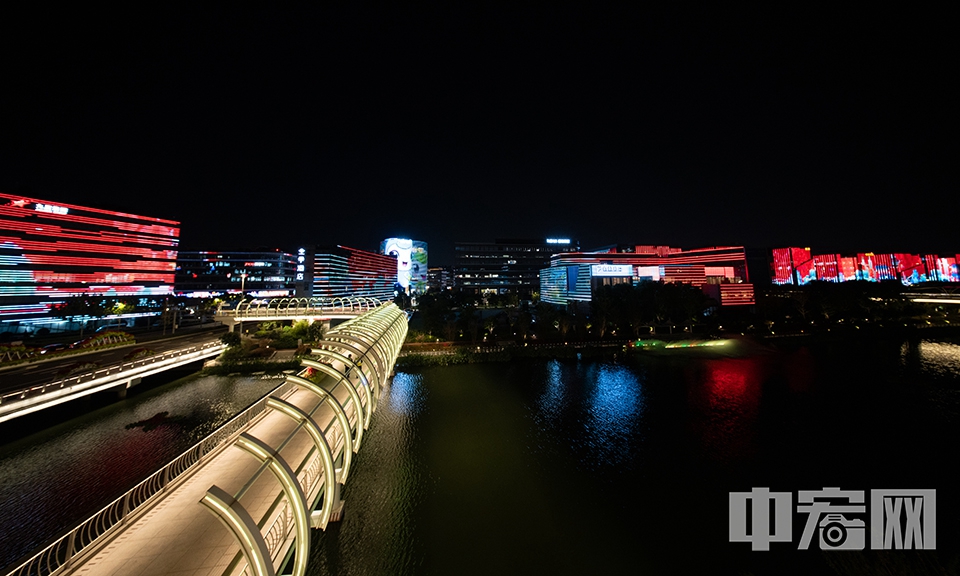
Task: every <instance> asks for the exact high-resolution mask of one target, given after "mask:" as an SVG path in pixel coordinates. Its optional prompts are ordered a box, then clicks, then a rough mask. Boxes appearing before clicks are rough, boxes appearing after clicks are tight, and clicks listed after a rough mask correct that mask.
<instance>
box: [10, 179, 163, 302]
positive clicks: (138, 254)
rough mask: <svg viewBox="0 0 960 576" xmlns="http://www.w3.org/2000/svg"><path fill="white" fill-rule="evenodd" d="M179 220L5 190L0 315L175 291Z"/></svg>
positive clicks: (161, 294) (159, 294)
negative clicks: (78, 299) (81, 299)
mask: <svg viewBox="0 0 960 576" xmlns="http://www.w3.org/2000/svg"><path fill="white" fill-rule="evenodd" d="M179 225H180V223H179V222H175V221H173V220H164V219H161V218H152V217H148V216H138V215H135V214H126V213H123V212H112V211H109V210H101V209H98V208H89V207H84V206H76V205H73V204H64V203H57V202H49V201H46V200H37V199H35V198H27V197H24V196H19V195H11V194H5V193H0V316H2V315H6V314H23V313H25V311H26V310H29V313H30V314H43V313H46V312H48V311H49V309H50V307H51V305H52V304H53V303H55V302H60V301H63V299H64V298H68V297H71V296H83V295H90V296H96V295H102V296H163V295H168V294H171V293H172V290H173V283H174V270H175V267H176V260H177V245H178V242H179V236H180V228H179Z"/></svg>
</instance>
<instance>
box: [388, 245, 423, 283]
mask: <svg viewBox="0 0 960 576" xmlns="http://www.w3.org/2000/svg"><path fill="white" fill-rule="evenodd" d="M380 253H381V254H386V255H388V256H395V257H396V258H397V283H398V284H400V286H401V287H402V289H403V291H404V292H406V293H408V294H411V293H417V294H422V293H424V292H425V291H426V290H427V243H426V242H421V241H419V240H411V239H409V238H387V239H386V240H384V241H383V242H381V243H380Z"/></svg>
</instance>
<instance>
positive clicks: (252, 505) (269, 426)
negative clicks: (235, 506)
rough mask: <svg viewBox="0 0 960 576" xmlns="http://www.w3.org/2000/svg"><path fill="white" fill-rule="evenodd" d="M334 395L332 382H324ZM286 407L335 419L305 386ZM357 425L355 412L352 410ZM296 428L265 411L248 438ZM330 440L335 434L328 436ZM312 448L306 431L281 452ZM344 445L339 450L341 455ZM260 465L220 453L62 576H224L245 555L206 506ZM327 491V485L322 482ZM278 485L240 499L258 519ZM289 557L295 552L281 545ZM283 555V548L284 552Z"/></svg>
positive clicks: (289, 457)
mask: <svg viewBox="0 0 960 576" xmlns="http://www.w3.org/2000/svg"><path fill="white" fill-rule="evenodd" d="M321 384H322V385H323V386H324V387H325V388H327V389H328V390H330V389H331V387H332V385H333V384H334V383H333V381H332V378H326V379H325V380H324V381H322V383H321ZM332 393H333V395H334V396H335V397H336V398H337V399H338V400H339V401H340V403H341V405H344V406H345V407H346V406H348V405H349V404H350V403H349V401H348V398H347V396H348V395H347V392H346V390H345V389H343V386H342V385H338V386H336V387H334V388H332ZM285 400H286V401H287V402H290V403H291V404H293V405H295V406H297V407H299V408H301V409H302V410H304V411H305V412H307V413H309V412H311V411H312V410H314V408H317V411H316V413H315V419H316V421H318V422H329V421H332V420H333V419H334V414H333V413H332V411H329V409H328V408H327V405H326V404H322V405H320V406H319V407H318V404H321V402H320V400H319V399H318V397H317V396H316V395H315V394H313V393H312V392H310V391H308V390H305V389H303V388H295V389H294V390H293V391H292V392H291V393H290V395H289V396H287V397H286V398H285ZM348 416H349V418H350V420H351V423H352V424H353V423H356V414H354V413H353V412H351V411H349V410H348ZM295 428H296V424H295V422H294V421H293V420H292V419H290V418H289V417H287V416H285V415H283V414H281V413H279V412H277V411H275V410H267V411H266V413H265V414H264V415H263V416H262V417H261V419H260V420H259V421H258V422H256V423H255V424H253V425H252V426H251V427H249V428H248V429H247V430H246V432H247V433H248V434H250V435H252V436H255V437H257V438H259V439H261V440H263V441H264V442H265V443H267V444H268V445H269V446H279V445H280V444H281V443H282V442H283V441H284V439H286V438H287V437H288V435H289V434H290V433H291V432H292V431H293V430H294V429H295ZM327 435H328V436H329V433H327ZM312 446H313V444H312V442H311V439H310V437H309V436H308V435H307V434H306V433H304V432H303V431H302V430H301V431H299V432H298V433H297V434H296V435H294V436H293V439H292V441H291V442H289V443H288V444H287V445H286V446H285V447H284V448H283V449H282V450H281V452H280V454H281V456H282V457H283V458H284V459H285V460H286V461H287V462H291V463H294V462H296V463H299V462H301V460H303V459H304V458H305V457H306V456H307V455H308V453H309V452H310V449H311V447H312ZM341 450H342V443H340V444H339V445H338V446H337V447H336V448H335V449H334V454H335V455H337V454H339V453H340V452H341ZM260 466H261V463H260V461H259V460H257V459H256V458H254V457H253V456H251V455H250V454H249V453H247V452H245V451H244V450H242V449H240V448H239V447H237V446H236V445H234V444H233V443H232V442H231V443H227V444H226V447H225V448H224V449H222V450H221V451H220V452H219V453H216V454H215V455H214V456H213V457H212V458H211V459H210V460H209V461H207V463H206V464H204V465H202V466H197V467H196V468H198V469H197V470H195V471H193V472H191V473H190V474H189V477H188V478H186V479H185V480H183V481H182V484H179V485H177V486H175V487H172V488H171V489H170V492H169V493H168V494H167V495H166V496H164V497H163V498H162V499H161V500H160V501H159V502H158V503H157V504H155V505H154V506H153V507H152V508H150V509H149V510H147V511H145V512H143V513H141V515H140V516H138V517H137V518H135V519H131V520H130V521H129V522H130V523H129V525H128V526H127V527H125V528H124V529H123V530H122V531H121V532H119V533H118V534H117V535H116V536H114V537H113V538H112V539H111V540H110V541H108V542H107V543H106V545H101V546H100V549H99V550H98V551H97V552H96V553H95V554H92V555H90V556H88V557H87V558H84V559H80V560H79V561H77V563H75V564H74V565H73V566H72V567H70V568H69V569H67V570H66V571H65V572H63V574H77V575H95V576H113V575H116V576H154V575H161V574H163V575H178V576H208V575H209V576H221V575H222V574H224V573H225V571H226V570H227V568H228V567H230V566H231V563H233V562H234V560H235V558H236V557H237V556H238V554H239V553H240V547H239V545H238V544H237V543H236V539H235V538H234V536H233V535H232V534H231V532H230V531H229V530H227V528H226V527H224V525H223V524H221V523H220V521H219V520H218V519H217V517H216V516H214V515H213V514H212V513H211V512H210V511H209V510H208V509H207V508H206V507H204V506H203V505H201V504H200V500H201V499H202V498H203V496H204V495H205V494H206V492H207V489H208V488H210V487H211V485H217V486H219V487H220V488H222V489H224V490H225V491H226V492H227V493H228V494H231V495H235V494H236V493H237V492H238V491H239V490H241V489H242V488H243V486H244V485H245V484H247V483H248V482H249V481H250V480H251V477H253V476H254V475H255V474H256V472H257V471H258V469H260ZM320 484H321V485H322V483H320ZM277 486H278V482H277V480H276V479H275V477H274V476H273V475H271V474H270V473H269V472H266V473H264V474H261V475H260V476H259V479H257V480H256V481H255V482H253V483H252V484H251V485H250V487H249V489H248V490H246V491H245V492H244V494H243V495H242V497H240V498H239V500H241V502H242V503H243V506H244V507H245V508H246V509H247V510H248V511H249V512H250V515H251V517H253V518H254V519H255V520H259V519H260V518H262V517H263V516H264V515H265V514H267V513H268V511H269V509H270V508H271V505H272V504H273V503H274V500H275V498H276V495H277V492H278V488H277ZM277 548H278V550H277V551H276V552H275V555H276V554H277V553H283V551H285V550H286V549H287V548H289V547H282V546H278V547H277ZM281 549H282V550H281ZM245 566H246V563H245V562H244V561H243V560H242V559H241V560H240V562H239V564H236V565H235V566H234V569H233V570H231V572H230V573H231V574H240V573H242V570H243V569H244V567H245Z"/></svg>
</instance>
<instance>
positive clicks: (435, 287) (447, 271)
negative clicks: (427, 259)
mask: <svg viewBox="0 0 960 576" xmlns="http://www.w3.org/2000/svg"><path fill="white" fill-rule="evenodd" d="M454 286H456V282H455V279H454V276H453V266H431V267H430V268H429V269H428V270H427V290H429V291H431V292H434V291H437V292H439V291H441V290H452V289H453V288H454Z"/></svg>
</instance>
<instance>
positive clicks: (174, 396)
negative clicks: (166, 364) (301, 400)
mask: <svg viewBox="0 0 960 576" xmlns="http://www.w3.org/2000/svg"><path fill="white" fill-rule="evenodd" d="M154 378H157V377H154ZM281 383H282V380H278V379H277V378H273V377H267V378H262V377H249V376H248V377H225V376H206V377H196V376H191V377H187V378H181V379H179V380H175V381H173V382H169V381H167V382H166V383H162V382H161V383H160V384H158V385H156V386H151V385H149V384H147V385H144V387H143V389H138V387H134V388H132V389H131V390H130V397H129V398H127V399H125V400H122V401H119V402H117V401H115V400H113V399H110V398H107V397H104V396H106V395H103V396H101V397H95V398H88V399H84V400H79V401H76V402H72V403H70V404H69V405H67V406H65V407H61V408H53V409H49V410H48V411H44V412H43V413H40V414H39V415H38V416H39V418H33V417H29V416H28V417H23V419H22V420H21V419H16V420H12V421H9V422H6V423H4V425H3V427H2V428H0V432H2V434H0V437H2V438H5V439H6V438H9V437H10V436H18V437H19V436H20V435H22V434H23V433H24V427H33V428H38V429H40V430H39V431H36V432H34V433H32V434H28V435H26V436H24V437H21V438H19V439H17V440H14V441H12V442H7V443H5V444H3V445H0V571H2V570H3V568H4V567H7V566H8V565H9V564H11V563H13V562H14V561H16V560H18V559H20V558H22V557H23V556H24V555H27V554H29V553H31V552H32V551H35V549H36V548H38V547H40V546H43V545H44V544H46V543H47V542H48V541H50V540H51V539H53V538H55V537H57V536H59V535H60V534H62V533H64V532H66V531H67V530H69V529H71V528H73V527H74V526H76V525H77V524H79V523H80V522H82V521H84V520H86V519H87V518H88V517H90V516H91V515H92V514H94V513H95V512H97V511H98V510H100V509H101V508H103V507H104V506H106V505H107V504H108V503H110V502H111V501H113V500H114V499H115V498H117V497H119V496H121V495H122V494H123V493H124V492H126V491H127V490H129V489H130V488H132V487H133V486H135V485H136V484H137V483H139V482H140V481H141V480H143V479H144V478H146V477H148V476H150V475H151V474H152V473H154V472H155V471H156V470H158V469H160V468H162V467H163V466H164V465H165V464H167V463H168V462H170V461H171V460H173V459H174V458H176V457H177V456H179V455H180V454H181V453H183V452H184V451H185V450H186V449H187V448H189V447H191V446H193V445H194V444H195V443H197V442H199V441H200V440H201V439H202V438H204V437H205V436H207V435H209V434H210V433H211V432H213V431H214V430H216V429H217V428H218V427H219V426H220V425H221V424H223V423H224V422H226V421H227V420H229V419H230V418H232V417H233V416H235V415H236V414H237V413H239V412H241V411H242V410H243V409H244V408H246V407H247V406H249V405H250V404H252V403H254V402H256V401H257V400H258V399H260V397H262V396H263V395H264V394H266V393H267V392H269V391H270V390H272V389H273V388H275V387H276V386H278V385H280V384H281ZM84 412H85V413H84ZM77 413H84V415H83V416H80V417H75V416H76V414H77ZM57 418H60V419H62V420H63V421H64V423H62V424H58V425H53V422H55V421H56V419H57ZM28 431H29V430H28ZM3 573H4V574H5V572H3Z"/></svg>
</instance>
